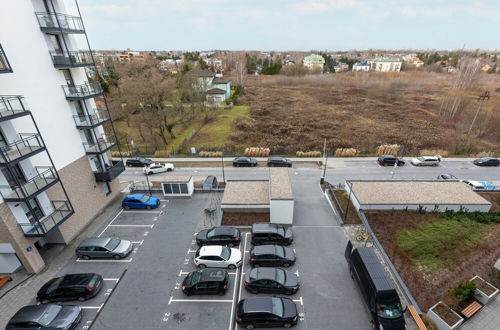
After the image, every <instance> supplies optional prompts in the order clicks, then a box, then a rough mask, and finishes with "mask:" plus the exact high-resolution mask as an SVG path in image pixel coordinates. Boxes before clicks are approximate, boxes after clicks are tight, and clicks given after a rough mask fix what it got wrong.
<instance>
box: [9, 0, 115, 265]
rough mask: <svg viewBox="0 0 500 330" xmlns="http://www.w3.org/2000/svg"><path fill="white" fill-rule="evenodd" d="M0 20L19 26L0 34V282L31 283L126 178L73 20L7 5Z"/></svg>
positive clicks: (51, 2)
mask: <svg viewBox="0 0 500 330" xmlns="http://www.w3.org/2000/svg"><path fill="white" fill-rule="evenodd" d="M0 20H1V21H2V22H22V28H20V29H16V31H15V33H13V32H12V31H10V30H8V29H2V30H0V43H1V45H2V49H3V51H2V53H1V56H0V57H1V58H2V60H1V63H2V64H1V65H2V67H5V66H7V67H8V68H9V69H8V70H5V69H3V70H0V73H1V74H0V273H11V272H14V271H16V270H17V269H19V268H20V267H24V268H25V269H26V271H27V272H29V273H36V272H39V271H40V270H42V269H43V268H44V265H45V264H46V263H47V262H50V260H48V259H45V258H44V254H45V251H46V246H47V245H49V244H67V243H69V242H70V241H71V240H72V239H73V238H75V237H76V236H77V235H78V234H79V233H80V232H81V231H82V230H83V229H84V228H85V227H86V226H87V225H88V224H89V223H90V222H91V220H92V219H93V218H94V217H95V216H96V215H97V214H99V213H100V212H101V211H102V210H103V209H104V207H105V206H106V205H107V204H108V203H109V202H110V201H111V200H112V199H113V198H115V197H116V196H117V195H118V194H119V192H120V183H119V181H118V179H117V177H118V175H119V174H120V173H121V172H123V171H124V169H125V168H124V164H123V162H122V161H112V159H111V157H110V154H109V150H110V149H111V148H112V147H114V146H116V145H117V141H116V139H115V135H114V128H113V125H112V122H111V118H110V114H109V111H108V108H107V105H106V100H105V99H104V98H103V90H102V88H101V86H100V84H99V82H97V81H92V82H89V81H88V79H87V76H86V75H85V68H86V67H94V59H93V56H92V53H91V51H90V49H86V50H79V49H78V47H77V45H78V44H80V45H83V44H85V45H87V35H86V32H85V28H84V25H83V22H82V19H81V17H80V14H79V12H78V13H73V14H72V15H70V14H69V13H67V12H66V10H65V7H64V1H63V0H47V1H15V2H14V1H6V2H5V3H3V5H2V10H1V11H0ZM78 38H79V39H80V42H78ZM4 51H5V53H4ZM7 58H8V60H6V59H7ZM6 64H7V65H6ZM10 69H11V70H10Z"/></svg>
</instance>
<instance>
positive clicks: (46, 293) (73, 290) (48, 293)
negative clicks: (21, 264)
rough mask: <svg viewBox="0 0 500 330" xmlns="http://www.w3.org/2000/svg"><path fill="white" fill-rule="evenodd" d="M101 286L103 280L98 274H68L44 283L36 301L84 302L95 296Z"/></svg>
mask: <svg viewBox="0 0 500 330" xmlns="http://www.w3.org/2000/svg"><path fill="white" fill-rule="evenodd" d="M102 285H103V279H102V276H101V275H99V274H94V273H86V274H68V275H65V276H62V277H57V278H54V279H52V280H50V281H48V282H47V283H45V284H44V286H42V288H41V289H40V290H39V291H38V293H37V296H36V299H37V300H38V301H40V302H41V303H44V304H45V303H48V302H49V301H63V300H79V301H85V300H87V299H90V298H92V297H94V296H96V295H97V294H98V293H99V291H100V290H101V289H102Z"/></svg>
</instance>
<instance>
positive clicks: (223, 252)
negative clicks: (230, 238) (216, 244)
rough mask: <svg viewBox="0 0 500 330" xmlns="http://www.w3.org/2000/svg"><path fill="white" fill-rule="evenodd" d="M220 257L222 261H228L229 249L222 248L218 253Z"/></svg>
mask: <svg viewBox="0 0 500 330" xmlns="http://www.w3.org/2000/svg"><path fill="white" fill-rule="evenodd" d="M220 256H221V257H222V258H223V259H224V260H229V257H231V249H230V248H228V247H227V246H224V247H223V248H222V251H221V252H220Z"/></svg>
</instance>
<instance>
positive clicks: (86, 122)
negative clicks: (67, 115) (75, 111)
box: [73, 109, 111, 128]
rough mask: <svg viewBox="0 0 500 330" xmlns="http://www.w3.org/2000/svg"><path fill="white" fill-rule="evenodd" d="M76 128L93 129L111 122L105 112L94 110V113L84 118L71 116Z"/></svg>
mask: <svg viewBox="0 0 500 330" xmlns="http://www.w3.org/2000/svg"><path fill="white" fill-rule="evenodd" d="M73 119H74V120H75V124H76V127H77V128H94V127H97V126H99V125H104V124H106V123H108V122H110V121H111V119H110V118H109V114H108V112H107V111H106V110H97V109H94V113H92V114H90V115H88V116H87V115H85V116H73Z"/></svg>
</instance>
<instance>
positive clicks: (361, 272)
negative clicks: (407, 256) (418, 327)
mask: <svg viewBox="0 0 500 330" xmlns="http://www.w3.org/2000/svg"><path fill="white" fill-rule="evenodd" d="M344 255H345V258H346V260H347V263H348V265H349V272H350V273H351V277H352V278H353V279H354V281H355V282H356V283H357V285H358V287H359V288H360V291H361V293H362V296H363V300H364V301H365V303H366V305H367V306H368V310H369V311H370V315H371V323H372V326H373V328H374V329H394V330H396V329H406V325H405V319H404V315H403V314H404V312H405V311H404V310H403V308H402V306H401V301H400V300H399V296H398V293H397V291H396V289H395V288H394V284H393V282H392V280H391V278H390V277H389V276H388V275H387V273H386V271H385V269H384V267H383V266H382V264H381V263H380V261H379V259H378V257H377V255H376V254H375V250H374V249H373V248H369V247H361V248H357V249H353V247H352V243H351V242H350V241H349V242H348V243H347V247H346V250H345V253H344ZM353 312H354V311H353Z"/></svg>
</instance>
